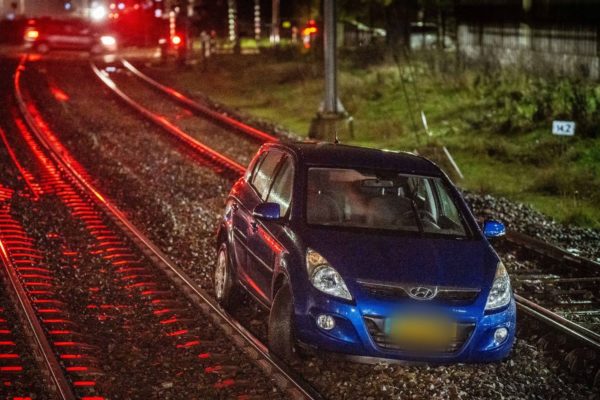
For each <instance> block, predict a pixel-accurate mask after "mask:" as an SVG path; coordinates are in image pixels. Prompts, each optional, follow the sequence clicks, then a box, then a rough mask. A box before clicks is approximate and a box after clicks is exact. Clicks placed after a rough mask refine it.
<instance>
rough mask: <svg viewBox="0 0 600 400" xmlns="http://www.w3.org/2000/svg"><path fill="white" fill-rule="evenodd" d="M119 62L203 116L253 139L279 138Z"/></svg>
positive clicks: (261, 140) (128, 64) (128, 63)
mask: <svg viewBox="0 0 600 400" xmlns="http://www.w3.org/2000/svg"><path fill="white" fill-rule="evenodd" d="M121 63H122V64H123V66H124V67H125V68H127V69H128V70H129V71H130V72H131V73H133V75H135V76H136V77H138V78H139V79H141V80H143V81H144V82H146V83H148V84H150V86H152V87H154V88H155V89H158V90H159V91H160V92H162V93H164V94H166V95H167V96H169V97H171V98H172V99H175V100H177V101H178V102H180V103H181V104H183V105H185V106H186V107H189V108H191V109H192V110H195V111H197V112H199V113H201V114H204V115H205V116H207V117H209V118H211V119H213V120H215V121H217V122H219V123H222V124H224V125H226V126H227V127H228V128H230V129H235V130H237V131H239V132H241V133H244V134H246V135H248V136H251V137H253V138H254V139H256V140H258V141H260V142H275V141H277V140H279V139H277V138H276V137H275V136H273V135H270V134H268V133H266V132H263V131H261V130H259V129H256V128H254V127H253V126H250V125H248V124H245V123H243V122H242V121H240V120H237V119H235V118H231V117H230V116H228V115H225V114H223V113H220V112H217V111H215V110H213V109H212V108H210V107H208V106H205V105H203V104H200V103H198V102H196V101H194V100H192V99H190V98H189V97H186V96H185V95H184V94H182V93H181V92H178V91H177V90H175V89H173V88H171V87H169V86H166V85H163V84H162V83H160V82H157V81H155V80H154V79H152V78H150V77H149V76H148V75H146V74H144V73H142V72H141V71H140V70H139V69H137V68H136V67H135V66H134V65H133V64H131V63H130V62H129V61H127V60H125V59H121Z"/></svg>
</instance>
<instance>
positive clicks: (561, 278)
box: [92, 60, 600, 382]
mask: <svg viewBox="0 0 600 400" xmlns="http://www.w3.org/2000/svg"><path fill="white" fill-rule="evenodd" d="M121 63H122V65H123V67H124V68H125V69H126V70H127V71H129V73H130V74H132V75H133V76H135V77H136V78H138V79H139V81H140V82H143V83H145V84H147V85H148V87H150V88H152V89H153V90H154V91H156V92H158V93H160V94H161V95H163V96H164V97H166V98H169V99H171V101H173V102H174V103H177V104H179V105H180V106H181V107H184V108H186V109H188V110H190V111H192V112H193V113H195V114H197V115H200V116H202V117H204V118H207V119H209V120H211V121H213V122H214V123H216V124H219V125H221V126H225V127H229V128H230V130H231V131H234V132H237V133H238V134H242V135H245V136H247V137H248V138H250V139H251V140H253V141H256V142H258V143H262V142H265V141H274V140H278V138H276V137H275V136H273V135H269V134H268V133H266V132H261V131H259V130H257V129H256V128H254V127H252V126H250V125H247V124H244V123H243V122H241V121H239V120H236V119H234V118H232V117H230V116H228V115H226V114H224V113H220V112H217V111H215V110H213V109H211V108H210V107H208V106H206V105H203V104H200V103H197V102H195V101H194V100H192V99H190V98H188V97H186V96H185V95H184V94H183V93H181V92H178V91H177V90H175V89H173V88H171V87H168V86H166V85H163V84H161V83H160V82H157V81H156V80H154V79H152V78H150V77H148V76H147V75H145V74H143V73H142V72H141V71H140V70H138V69H137V68H136V67H135V66H134V65H133V64H132V63H130V62H128V61H127V60H121ZM92 68H93V69H94V72H95V73H96V75H97V76H98V77H99V78H100V79H101V80H102V81H103V82H104V83H105V84H106V85H107V86H108V87H109V88H111V90H112V91H113V92H114V93H115V94H117V95H118V96H119V97H120V98H121V99H123V100H124V101H125V102H127V103H128V104H129V105H130V106H131V107H132V108H133V109H135V110H136V111H138V112H140V113H141V114H143V115H144V114H146V113H152V112H151V111H149V110H148V109H147V108H144V106H143V105H141V104H139V103H137V102H135V101H133V100H132V99H131V98H130V97H128V96H127V94H126V93H124V92H123V91H122V90H120V89H119V88H118V86H117V85H116V84H115V83H114V81H113V80H112V79H111V78H110V76H109V74H108V73H106V72H103V71H101V70H100V69H99V68H98V67H97V66H95V65H94V64H92ZM163 118H164V117H163ZM157 125H158V126H159V127H161V128H163V129H165V130H167V131H169V132H170V133H171V134H173V133H174V132H173V129H172V128H171V127H169V126H164V124H161V123H157ZM179 131H182V130H181V129H179ZM257 131H258V132H260V133H257ZM181 134H183V135H187V134H186V133H185V132H178V135H181ZM214 151H216V150H214ZM232 172H235V171H233V170H232ZM504 245H505V246H508V247H509V249H510V250H511V251H516V250H517V249H526V251H528V252H529V253H535V254H536V255H537V256H539V257H541V259H540V260H539V262H538V263H536V265H544V268H543V269H544V270H546V269H547V267H548V265H549V264H551V265H556V264H558V265H561V266H562V270H561V271H559V270H558V269H556V270H555V271H556V272H557V274H552V273H550V274H549V273H547V272H546V271H544V272H543V273H544V274H546V279H541V281H545V283H546V284H547V285H555V286H556V285H563V287H566V288H565V289H564V291H565V292H566V293H567V296H569V295H568V292H571V295H576V296H577V295H579V296H581V295H582V294H583V295H584V296H586V295H587V296H588V298H587V299H586V301H584V302H579V303H578V302H577V301H575V300H574V299H573V301H571V305H570V308H571V309H570V310H565V309H564V307H563V306H564V304H563V303H564V301H563V303H561V302H560V301H559V302H556V301H552V302H551V301H549V302H545V303H542V300H541V298H540V297H536V296H532V295H531V293H530V292H529V291H527V290H526V286H527V279H528V277H526V276H524V275H521V274H519V273H513V274H512V276H513V280H515V283H516V286H517V287H518V288H519V292H518V293H517V295H516V299H517V304H518V307H519V310H520V311H522V312H523V313H524V314H527V315H528V316H530V317H531V318H534V319H535V320H537V321H539V322H541V323H543V325H544V326H550V327H551V328H552V329H553V330H556V331H558V332H561V334H563V335H566V336H568V337H569V338H570V339H571V340H573V341H574V343H575V344H574V345H573V346H572V349H574V351H577V352H580V350H581V348H585V349H591V350H593V351H594V352H596V353H597V354H600V353H599V352H600V335H599V334H598V332H597V331H595V330H596V329H598V326H599V325H598V324H597V323H593V324H591V325H590V324H586V321H588V320H589V318H588V317H590V316H591V317H592V318H595V317H598V316H597V315H596V314H594V313H597V311H589V312H587V311H586V309H585V307H587V308H590V309H595V310H597V309H598V306H599V305H600V304H599V303H598V297H597V293H596V292H597V291H595V292H594V294H592V298H593V299H590V298H589V297H590V293H591V290H587V291H586V290H581V289H575V290H573V289H572V286H573V285H579V286H581V285H585V286H586V287H588V288H593V287H594V284H596V283H597V282H600V279H599V278H598V277H599V276H600V275H599V274H600V272H599V271H600V265H599V264H598V263H597V262H594V261H592V260H588V259H585V258H583V257H579V256H576V255H573V254H571V253H569V252H567V251H565V250H563V249H560V248H558V247H556V246H553V245H549V244H547V243H545V242H542V241H540V240H538V239H535V238H531V237H529V236H527V235H524V234H521V233H518V232H509V234H508V235H507V237H506V238H505V239H504ZM553 268H554V267H553ZM559 272H560V274H559ZM582 274H583V275H582ZM529 278H531V277H529ZM533 278H534V279H535V277H533ZM523 284H525V285H523ZM569 286H571V287H569ZM556 293H557V292H553V295H551V296H546V299H553V298H554V299H556V298H557V297H556V296H555V295H556ZM576 293H577V294H576ZM558 298H560V297H558ZM567 301H568V300H567ZM576 304H577V305H578V306H582V305H583V307H584V308H583V309H582V308H575V307H574V306H575V305H576ZM598 320H600V317H599V318H598ZM598 358H600V356H599V357H598ZM596 380H597V381H598V382H600V375H597V377H596Z"/></svg>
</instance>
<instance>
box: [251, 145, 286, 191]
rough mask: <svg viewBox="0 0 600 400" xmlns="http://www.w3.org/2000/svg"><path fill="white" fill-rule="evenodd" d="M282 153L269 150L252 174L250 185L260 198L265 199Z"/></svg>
mask: <svg viewBox="0 0 600 400" xmlns="http://www.w3.org/2000/svg"><path fill="white" fill-rule="evenodd" d="M282 156H283V153H281V152H280V151H275V150H271V151H268V152H267V154H266V155H265V156H264V157H263V159H262V160H260V161H259V165H258V166H257V169H256V171H255V172H254V174H253V175H252V182H250V183H251V185H252V186H253V187H254V189H256V191H257V192H258V195H259V196H260V198H261V199H263V200H265V199H266V198H267V194H268V193H269V189H270V188H271V183H272V182H273V178H274V176H273V175H274V174H275V169H276V168H277V164H279V161H280V160H281V157H282Z"/></svg>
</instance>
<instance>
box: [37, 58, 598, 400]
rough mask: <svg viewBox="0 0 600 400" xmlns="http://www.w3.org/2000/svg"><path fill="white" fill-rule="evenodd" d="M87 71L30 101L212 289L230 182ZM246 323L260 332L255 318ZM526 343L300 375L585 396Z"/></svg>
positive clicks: (432, 392)
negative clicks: (60, 97) (61, 100)
mask: <svg viewBox="0 0 600 400" xmlns="http://www.w3.org/2000/svg"><path fill="white" fill-rule="evenodd" d="M87 68H88V67H87V66H86V65H85V64H80V65H72V64H70V65H68V66H63V65H57V64H51V65H49V66H48V73H49V74H51V75H52V77H53V78H54V79H56V81H57V82H58V84H59V85H60V86H61V88H62V89H63V90H64V91H65V92H67V93H68V94H69V95H70V96H71V100H70V101H69V102H68V104H58V103H57V102H56V101H55V100H54V99H53V98H52V97H51V96H50V95H49V94H48V93H47V91H46V90H43V88H44V86H43V83H44V81H45V77H44V76H43V74H30V75H29V76H28V77H27V85H28V86H30V87H39V88H42V89H40V90H38V91H36V93H35V97H36V99H37V100H38V101H39V102H40V103H41V104H43V105H44V108H43V112H44V114H45V116H46V118H47V119H48V120H49V121H53V122H52V126H53V127H54V128H55V130H56V131H57V132H58V133H59V135H60V138H61V139H63V141H64V142H65V144H66V145H67V147H69V148H70V149H71V150H72V152H73V153H74V154H75V156H76V158H78V159H79V160H80V161H81V162H82V164H83V165H84V166H85V167H86V168H87V169H88V170H89V172H90V173H91V175H93V176H95V177H97V179H98V184H99V186H100V188H101V189H102V190H103V191H104V192H106V193H107V194H108V195H110V196H111V197H112V198H114V199H115V200H116V201H117V202H118V204H120V205H121V207H122V208H123V209H125V210H126V211H127V212H128V213H129V214H130V216H131V217H132V219H133V221H134V222H135V223H136V224H137V225H138V226H139V227H141V228H142V229H143V230H145V231H146V232H148V234H149V236H150V237H151V238H152V240H154V241H156V242H157V243H158V244H159V245H160V246H161V247H162V248H163V249H164V250H165V251H166V252H167V253H168V254H169V256H170V257H172V258H173V259H174V260H175V261H176V262H177V264H178V265H180V266H181V267H182V268H184V269H185V270H186V271H187V272H188V273H189V274H191V275H192V276H193V277H194V279H195V280H196V282H198V283H199V284H200V285H202V286H203V287H206V288H209V289H210V285H211V281H210V277H211V273H212V269H213V266H214V257H215V252H214V249H213V240H214V238H213V231H214V228H215V227H216V223H217V221H218V219H219V215H220V213H221V212H222V208H223V201H224V196H225V195H226V193H227V191H228V189H229V186H230V184H231V182H229V181H226V180H224V179H223V178H221V177H219V176H216V175H215V174H214V173H212V172H211V171H210V170H208V169H205V168H202V167H198V165H197V164H195V163H194V162H192V161H191V159H189V158H187V157H185V156H182V155H181V154H180V153H179V152H178V151H177V150H176V149H174V147H173V146H172V143H170V142H169V141H167V140H164V139H163V136H162V134H161V133H160V131H157V129H155V128H154V127H152V126H150V125H148V124H147V123H144V122H142V121H141V120H140V119H138V118H137V117H136V116H135V115H133V114H131V113H130V112H129V111H128V110H124V106H123V105H122V104H121V103H119V102H117V101H116V100H114V98H113V97H112V96H111V95H110V94H108V93H106V90H104V89H102V88H101V86H100V85H99V84H98V83H97V82H95V79H96V78H95V77H94V76H93V75H92V74H91V72H90V71H89V70H88V69H87ZM65 70H67V71H68V73H64V71H65ZM82 82H86V83H88V82H89V83H88V84H86V85H82ZM249 314H251V316H252V313H249ZM253 315H255V316H258V318H261V315H264V314H261V313H259V312H256V313H255V314H253ZM251 316H250V320H252V318H251ZM253 323H254V324H255V325H257V326H258V327H260V326H261V325H263V323H262V322H261V321H260V320H255V321H254V322H253ZM259 330H260V329H259ZM533 340H534V339H533V338H531V337H524V338H519V339H518V340H517V343H516V346H515V350H514V352H513V354H512V356H511V357H510V359H509V360H507V361H505V362H502V363H497V364H487V365H481V364H478V365H453V366H440V367H417V366H401V365H393V366H384V365H380V366H369V365H360V364H353V363H348V362H338V361H328V360H323V359H318V358H310V359H308V360H307V361H305V362H304V363H302V364H301V365H300V366H298V368H299V369H300V371H301V372H302V373H303V374H304V376H305V377H307V378H309V379H310V380H311V381H312V382H313V383H314V384H315V386H317V388H318V389H319V390H321V391H322V392H323V393H324V394H325V395H326V397H328V398H333V399H343V398H365V399H367V398H373V399H375V398H440V399H442V398H456V399H458V398H540V399H541V398H573V399H575V398H581V399H583V398H590V397H591V396H592V391H591V389H590V388H589V387H587V386H585V385H583V384H580V383H576V382H574V381H573V377H572V376H571V375H568V374H566V373H564V372H563V371H562V370H559V369H558V368H557V367H556V363H555V361H554V360H553V359H552V358H550V357H549V356H548V355H547V354H546V353H544V352H542V351H540V350H539V349H537V348H536V346H535V343H534V342H533Z"/></svg>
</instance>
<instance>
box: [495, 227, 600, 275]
mask: <svg viewBox="0 0 600 400" xmlns="http://www.w3.org/2000/svg"><path fill="white" fill-rule="evenodd" d="M506 240H508V241H509V242H510V243H512V244H515V245H517V246H521V247H525V248H527V249H529V250H531V251H534V252H536V253H539V254H541V255H543V256H546V257H551V258H553V259H555V260H556V261H559V262H567V263H569V264H571V265H573V266H574V267H577V268H586V269H587V270H589V271H590V272H593V273H597V274H600V262H597V261H594V260H590V259H588V258H585V257H581V256H578V255H576V254H571V253H569V252H568V251H566V250H565V249H562V248H560V247H558V246H556V245H553V244H551V243H548V242H544V241H542V240H540V239H537V238H534V237H531V236H528V235H525V234H523V233H520V232H513V231H511V232H508V234H507V235H506Z"/></svg>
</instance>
